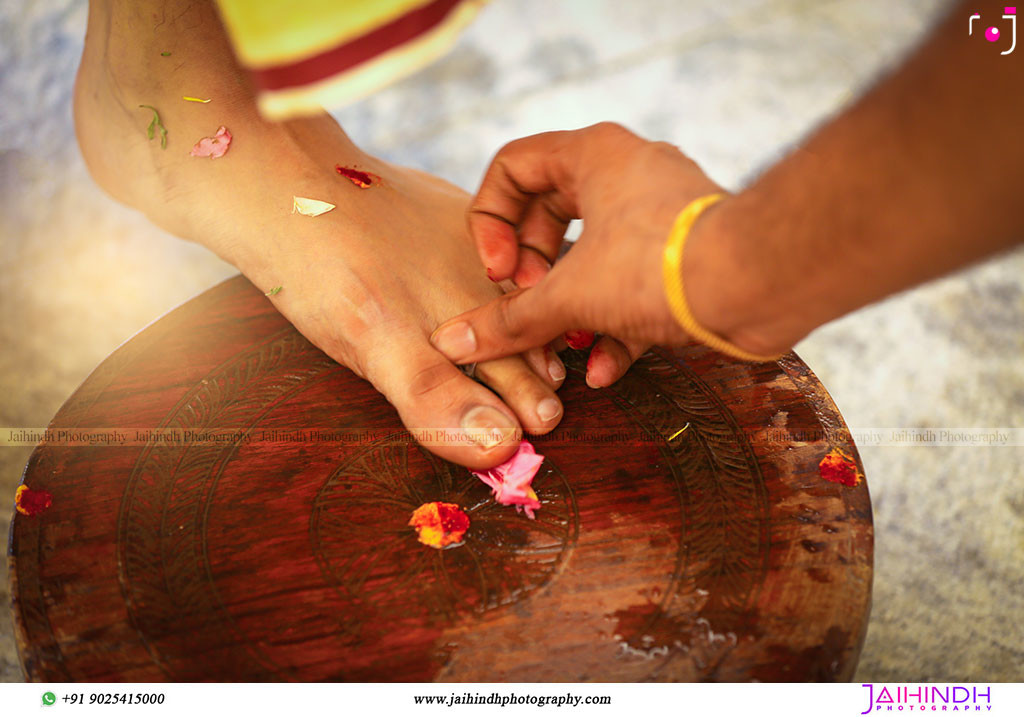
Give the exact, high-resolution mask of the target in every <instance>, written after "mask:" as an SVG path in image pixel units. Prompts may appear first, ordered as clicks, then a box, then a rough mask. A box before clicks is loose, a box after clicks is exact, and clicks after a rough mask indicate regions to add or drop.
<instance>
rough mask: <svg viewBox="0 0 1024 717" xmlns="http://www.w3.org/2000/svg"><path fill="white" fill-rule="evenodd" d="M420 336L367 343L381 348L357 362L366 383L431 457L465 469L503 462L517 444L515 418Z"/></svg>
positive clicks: (395, 336)
mask: <svg viewBox="0 0 1024 717" xmlns="http://www.w3.org/2000/svg"><path fill="white" fill-rule="evenodd" d="M420 331H421V330H420V329H419V328H418V327H411V328H410V330H409V332H408V333H405V334H404V335H400V334H397V333H396V332H394V331H392V332H391V333H390V334H389V336H388V341H373V342H369V344H368V345H372V346H377V347H380V348H379V349H378V350H376V351H375V352H374V353H371V354H369V355H364V356H362V361H361V363H362V364H363V367H364V373H365V374H366V376H367V378H369V379H370V381H371V383H373V385H374V386H375V387H376V388H377V390H379V391H380V392H381V393H383V394H384V396H385V397H386V398H387V399H388V401H390V402H391V404H392V405H393V406H394V407H395V408H396V409H397V410H398V415H399V416H400V417H401V419H402V423H403V424H405V427H406V428H408V429H409V431H410V432H411V433H412V434H413V436H414V437H415V438H416V439H417V440H418V441H420V442H421V443H422V444H423V445H424V447H426V448H427V449H428V450H430V451H431V452H433V453H436V454H437V455H439V456H441V457H442V458H445V459H447V460H450V461H454V462H455V463H460V464H462V465H464V466H468V467H470V468H486V467H491V466H495V465H497V464H499V463H501V462H502V461H505V460H507V459H508V458H509V457H511V455H512V454H513V453H514V452H515V450H516V448H517V447H518V445H519V441H520V440H521V438H522V430H521V429H520V426H519V423H518V421H517V420H516V417H515V413H514V412H513V411H512V410H510V409H509V407H508V406H506V405H505V404H504V403H503V402H502V401H501V399H500V398H499V397H498V396H496V395H495V394H494V393H493V392H492V391H490V390H489V389H488V388H487V387H486V386H484V385H482V384H480V383H477V382H476V381H474V380H472V379H471V378H469V377H468V376H466V375H465V374H464V373H463V372H462V370H461V369H459V368H458V367H456V366H454V365H453V364H452V362H451V361H449V360H448V359H446V358H445V357H444V356H442V355H441V354H440V353H438V352H437V351H436V350H434V348H433V347H431V346H430V345H429V344H428V343H427V342H426V341H425V340H424V336H423V334H422V333H420ZM527 370H528V369H527Z"/></svg>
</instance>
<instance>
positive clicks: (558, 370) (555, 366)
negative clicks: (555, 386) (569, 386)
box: [548, 358, 565, 381]
mask: <svg viewBox="0 0 1024 717" xmlns="http://www.w3.org/2000/svg"><path fill="white" fill-rule="evenodd" d="M548 376H550V377H551V380H552V381H561V380H562V379H563V378H565V365H564V364H563V363H562V362H561V361H559V360H558V359H556V358H553V359H551V360H550V361H548Z"/></svg>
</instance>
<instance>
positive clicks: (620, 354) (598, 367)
mask: <svg viewBox="0 0 1024 717" xmlns="http://www.w3.org/2000/svg"><path fill="white" fill-rule="evenodd" d="M649 348H650V346H649V345H647V344H641V343H637V342H634V341H619V340H618V339H614V338H612V337H611V336H602V337H601V338H600V340H598V342H597V343H596V344H594V348H592V349H591V350H590V357H589V358H588V359H587V385H588V386H590V387H591V388H604V387H605V386H611V385H612V384H613V383H615V382H616V381H618V380H619V379H620V378H622V377H623V376H624V375H625V374H626V371H628V370H629V367H630V366H632V365H633V362H634V361H636V360H637V359H638V358H640V357H641V356H643V354H644V352H645V351H647V349H649Z"/></svg>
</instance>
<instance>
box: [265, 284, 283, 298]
mask: <svg viewBox="0 0 1024 717" xmlns="http://www.w3.org/2000/svg"><path fill="white" fill-rule="evenodd" d="M283 288H284V287H283V286H275V287H274V288H273V289H271V290H270V291H268V292H267V293H266V294H264V296H276V295H277V294H279V293H280V292H281V289H283Z"/></svg>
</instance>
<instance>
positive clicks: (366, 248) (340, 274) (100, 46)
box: [75, 0, 565, 467]
mask: <svg viewBox="0 0 1024 717" xmlns="http://www.w3.org/2000/svg"><path fill="white" fill-rule="evenodd" d="M162 53H170V54H169V55H164V54H162ZM185 95H187V96H195V97H201V98H204V99H205V98H211V99H212V101H211V102H210V103H208V104H200V103H193V102H187V101H184V100H182V99H181V98H182V96H185ZM141 104H145V105H151V106H153V107H155V108H157V110H158V111H159V113H160V118H161V120H162V123H163V125H164V126H165V127H166V128H167V131H168V134H167V143H166V144H167V146H166V149H163V148H162V147H161V144H160V141H159V138H158V137H156V138H154V140H152V141H151V140H148V139H147V137H146V126H147V124H148V123H149V121H150V119H151V118H152V112H151V111H148V110H145V109H140V108H139V105H141ZM75 121H76V129H77V132H78V137H79V144H80V146H81V148H82V153H83V156H84V157H85V159H86V162H87V164H88V166H89V169H90V171H91V172H92V174H93V176H94V178H95V179H96V180H97V182H98V183H99V184H100V185H101V186H102V187H103V188H104V189H105V190H106V191H107V192H109V193H110V194H111V195H112V196H114V197H115V198H116V199H118V200H120V201H122V202H125V203H126V204H129V205H130V206H133V207H135V208H137V209H140V210H141V211H143V212H145V213H146V214H147V215H148V216H149V217H150V218H151V219H152V220H153V221H154V222H156V223H157V224H159V225H161V226H162V227H164V228H166V229H168V230H169V231H171V232H174V233H175V234H178V235H179V236H182V237H185V238H188V239H191V240H193V241H197V242H199V243H201V244H203V245H205V246H207V247H209V248H210V249H212V250H213V251H215V252H217V253H218V254H219V255H220V256H222V257H223V258H225V259H226V260H228V261H230V262H232V263H233V264H235V265H236V266H237V267H238V268H239V269H240V270H241V271H242V272H243V273H244V274H245V275H246V276H247V277H248V278H249V279H250V280H251V281H252V282H253V283H254V284H255V285H256V286H257V287H259V288H261V289H263V290H264V291H269V290H271V289H272V288H274V287H281V290H280V291H279V292H278V293H276V294H274V295H273V296H272V297H271V300H272V301H273V302H274V303H275V305H276V306H277V307H278V309H279V310H280V311H281V312H282V313H283V314H284V315H285V316H286V317H287V318H288V319H289V320H290V321H291V322H292V323H293V324H294V325H295V326H296V328H298V330H299V331H301V332H302V333H303V334H304V335H305V336H306V337H307V338H309V339H310V340H311V341H312V342H313V343H314V344H316V345H317V346H319V347H320V348H321V349H323V350H324V351H325V352H326V353H327V354H328V355H330V356H331V357H332V358H334V359H336V360H337V361H339V362H340V363H342V364H344V365H346V366H348V367H349V368H351V369H352V370H353V371H355V372H356V373H357V374H359V375H360V376H362V377H364V378H366V379H368V380H370V381H371V382H372V383H373V384H374V386H376V387H377V388H378V389H379V390H380V391H381V392H382V393H383V394H384V395H385V396H386V397H387V398H388V400H389V401H390V402H391V403H392V404H393V405H394V406H395V408H396V409H397V410H398V412H399V414H400V416H401V418H402V421H403V422H404V424H405V425H406V426H407V427H408V428H409V429H410V430H412V431H413V433H414V435H422V434H420V433H417V432H418V431H420V430H427V431H430V432H433V431H436V430H437V429H446V430H447V431H449V432H453V433H461V434H462V435H464V436H465V437H466V438H467V439H470V440H469V441H464V442H454V443H452V444H428V448H430V449H431V450H433V451H434V452H436V453H437V454H439V455H441V456H443V457H445V458H448V459H450V460H453V461H457V462H459V463H462V464H464V465H467V466H471V467H487V466H491V465H494V464H497V463H499V462H501V461H503V460H505V459H506V458H507V457H509V456H510V455H511V454H512V452H513V451H514V450H515V447H516V445H517V444H518V441H519V438H520V436H521V433H522V429H524V428H525V429H526V430H527V431H529V432H531V433H538V434H539V433H546V432H548V431H550V430H551V429H552V428H554V426H555V425H557V423H558V421H559V419H560V418H561V415H562V406H561V403H560V402H559V400H558V398H557V396H556V395H555V392H554V390H555V389H556V388H557V387H558V386H559V385H560V383H561V381H562V379H563V378H564V376H565V369H564V367H563V366H562V364H561V362H560V361H559V360H558V357H557V356H556V355H555V354H554V352H553V351H551V350H550V349H544V350H534V351H532V352H530V353H528V354H524V355H521V356H514V357H509V358H505V359H500V360H496V361H489V362H486V363H481V364H479V365H478V366H477V368H476V376H477V377H478V378H479V379H480V380H481V381H482V382H484V383H485V384H486V386H484V385H481V384H480V383H477V382H475V381H473V380H472V379H470V378H468V377H467V376H466V375H465V374H464V373H463V372H462V371H461V370H460V369H458V368H457V367H455V366H454V365H452V364H451V362H449V361H448V360H447V359H445V358H444V356H442V355H441V354H440V353H438V352H437V351H436V350H435V349H434V348H433V347H432V346H431V345H430V343H429V341H428V337H429V336H430V333H431V331H433V330H434V328H436V327H437V325H438V324H440V323H441V322H442V321H444V320H445V319H448V318H450V317H452V316H454V315H456V314H459V313H461V312H463V311H466V310H468V309H471V308H473V307H475V306H477V305H479V304H481V303H483V302H486V301H488V300H490V299H492V298H494V297H495V296H497V295H499V294H500V293H501V289H500V287H499V286H498V285H496V284H494V283H493V282H491V281H490V280H489V279H488V278H487V276H486V273H485V270H484V267H483V266H482V265H481V264H480V262H479V259H478V258H477V254H476V251H475V250H474V248H473V245H472V243H471V241H470V239H469V237H468V234H467V230H466V225H465V211H466V208H467V205H468V202H469V197H468V195H466V194H465V193H464V192H462V191H461V190H459V189H457V188H455V187H454V186H452V185H450V184H448V183H446V182H444V181H442V180H440V179H437V178H435V177H432V176H430V175H427V174H424V173H422V172H418V171H415V170H410V169H406V168H402V167H397V166H394V165H391V164H388V163H385V162H382V161H380V160H377V159H375V158H373V157H370V156H368V155H365V154H364V153H363V152H361V151H360V150H359V149H358V148H357V147H356V146H355V145H354V144H352V142H351V141H350V140H349V139H348V137H347V136H346V135H345V133H344V132H343V131H342V129H341V127H339V126H338V124H337V123H336V122H335V121H334V120H333V119H332V118H330V117H329V116H328V115H326V114H324V115H322V116H319V117H315V118H311V119H305V120H300V121H292V122H286V123H268V122H265V121H263V120H262V119H261V118H260V117H259V116H258V114H257V112H256V110H255V105H254V103H253V101H252V94H251V92H250V91H249V89H248V87H247V85H246V81H245V78H244V77H243V76H242V75H241V73H240V72H239V71H238V69H237V67H236V66H235V64H234V59H233V56H232V55H231V51H230V48H229V47H228V45H227V41H226V38H225V37H224V35H223V31H222V30H221V26H220V23H219V21H218V18H217V17H216V13H215V12H214V11H213V10H212V8H210V7H209V6H208V5H204V4H202V3H198V4H197V3H185V2H178V1H177V0H166V1H161V0H148V1H147V2H137V1H133V2H127V0H111V1H109V2H106V3H103V2H92V3H91V4H90V14H89V31H88V34H87V37H86V45H85V52H84V54H83V58H82V65H81V68H80V69H79V74H78V79H77V82H76V86H75ZM222 125H223V126H226V127H227V128H228V129H229V130H230V131H231V133H232V135H233V140H232V142H231V146H230V149H229V151H228V152H227V154H225V155H224V156H223V157H220V158H218V159H208V158H202V159H199V158H195V157H191V156H189V150H190V149H191V147H192V145H193V144H194V143H195V142H196V141H197V140H199V139H200V138H202V137H206V136H211V135H213V134H214V132H215V131H216V130H217V128H218V127H220V126H222ZM339 164H340V165H342V166H346V167H355V168H357V169H359V170H362V171H365V172H370V173H372V174H373V175H376V176H378V177H379V178H380V181H379V182H378V181H375V182H374V184H373V185H371V186H370V187H369V188H360V187H358V186H356V185H355V184H353V183H352V182H349V181H347V180H345V179H344V178H342V177H340V176H339V175H338V174H337V173H336V172H335V166H336V165H339ZM293 195H294V196H302V197H310V198H313V199H319V200H323V201H326V202H330V203H332V204H335V205H336V208H335V209H334V210H332V211H330V212H328V213H326V214H323V215H321V216H318V217H307V216H303V215H301V214H293V213H291V209H292V197H293ZM488 387H489V388H490V389H491V390H489V389H488ZM496 394H497V395H496Z"/></svg>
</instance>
